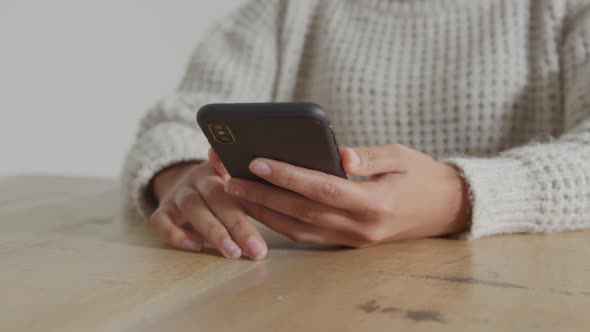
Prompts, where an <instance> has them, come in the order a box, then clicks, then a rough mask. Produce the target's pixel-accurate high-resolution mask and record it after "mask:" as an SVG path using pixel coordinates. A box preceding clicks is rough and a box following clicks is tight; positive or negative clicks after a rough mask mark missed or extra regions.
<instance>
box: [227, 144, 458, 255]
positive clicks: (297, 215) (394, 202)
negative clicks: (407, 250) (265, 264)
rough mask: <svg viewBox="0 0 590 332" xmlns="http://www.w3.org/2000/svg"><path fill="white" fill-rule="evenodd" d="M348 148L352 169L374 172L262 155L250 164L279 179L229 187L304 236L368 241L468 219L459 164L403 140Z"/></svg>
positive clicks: (256, 212)
mask: <svg viewBox="0 0 590 332" xmlns="http://www.w3.org/2000/svg"><path fill="white" fill-rule="evenodd" d="M341 154H342V163H343V166H344V169H345V171H346V172H347V173H348V174H350V175H353V176H370V177H371V178H370V180H368V181H364V182H353V181H349V180H345V179H341V178H339V177H336V176H332V175H328V174H325V173H322V172H317V171H313V170H308V169H305V168H301V167H297V166H293V165H290V164H286V163H283V162H278V161H273V160H268V159H261V158H259V159H255V160H253V161H252V163H251V164H250V170H251V171H252V172H253V173H255V174H257V175H258V176H260V177H262V178H264V179H265V180H267V181H268V182H270V183H273V184H274V185H276V187H275V186H270V185H265V184H262V183H257V182H253V181H246V180H239V179H231V180H229V181H228V182H227V183H226V186H225V189H226V192H228V193H229V194H231V195H233V196H235V197H238V198H240V200H241V201H242V204H241V205H242V206H243V208H244V209H245V211H246V212H247V213H248V214H249V215H250V216H252V217H253V218H254V219H256V220H258V221H260V222H262V223H264V224H265V225H267V226H268V227H269V228H271V229H273V230H275V231H277V232H279V233H282V234H284V235H286V236H288V237H289V238H291V239H293V240H295V241H299V242H309V243H324V244H342V245H347V246H352V247H366V246H371V245H374V244H378V243H383V242H388V241H396V240H406V239H415V238H424V237H432V236H440V235H447V234H452V233H457V232H461V231H464V230H465V229H466V228H467V227H468V223H469V209H470V207H469V204H470V203H469V199H468V193H467V191H468V190H467V186H466V184H465V182H464V180H463V179H462V178H461V176H460V175H459V174H458V172H457V170H456V169H455V168H453V167H452V166H449V165H447V164H444V163H441V162H438V161H436V160H434V159H432V158H431V157H429V156H427V155H425V154H423V153H421V152H418V151H415V150H412V149H410V148H408V147H405V146H402V145H398V144H390V145H384V146H380V147H375V148H355V149H350V148H346V149H343V150H342V153H341ZM215 160H216V161H215V163H219V160H218V159H215Z"/></svg>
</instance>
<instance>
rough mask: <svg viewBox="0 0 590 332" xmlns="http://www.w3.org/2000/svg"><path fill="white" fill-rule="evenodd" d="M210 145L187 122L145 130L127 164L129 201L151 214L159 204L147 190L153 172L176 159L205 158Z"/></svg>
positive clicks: (132, 149) (182, 160)
mask: <svg viewBox="0 0 590 332" xmlns="http://www.w3.org/2000/svg"><path fill="white" fill-rule="evenodd" d="M208 149H209V143H208V142H207V139H206V138H205V136H204V135H203V134H202V133H201V132H200V131H199V130H198V129H197V128H190V127H188V126H186V125H185V124H180V123H174V122H165V123H160V124H158V125H157V126H155V127H153V128H151V129H149V130H148V131H146V132H145V133H144V134H142V135H141V136H140V137H138V139H137V141H136V143H135V145H134V146H133V147H132V148H131V151H130V152H129V155H128V159H127V161H126V164H125V167H124V173H123V183H124V186H125V189H126V190H127V191H128V192H127V195H126V197H128V198H130V200H131V201H130V202H128V204H132V205H133V206H134V207H135V208H136V209H137V211H138V212H139V214H140V215H141V216H142V217H144V218H148V217H149V216H150V215H151V214H152V213H153V212H154V210H155V209H156V208H157V206H156V204H155V202H154V201H153V199H151V196H150V195H149V193H148V192H147V189H148V185H149V184H150V181H151V180H152V178H153V177H154V175H156V173H158V172H159V171H161V170H163V169H164V168H166V167H169V166H172V165H174V164H177V163H181V162H187V161H197V160H206V159H207V154H208Z"/></svg>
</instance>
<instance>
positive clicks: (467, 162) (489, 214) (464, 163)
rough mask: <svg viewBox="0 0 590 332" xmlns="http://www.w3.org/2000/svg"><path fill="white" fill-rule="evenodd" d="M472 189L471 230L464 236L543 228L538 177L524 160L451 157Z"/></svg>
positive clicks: (520, 231) (449, 159)
mask: <svg viewBox="0 0 590 332" xmlns="http://www.w3.org/2000/svg"><path fill="white" fill-rule="evenodd" d="M442 161H443V162H446V163H448V164H451V165H454V166H455V167H457V168H458V169H459V170H460V172H461V175H462V176H463V177H464V178H465V179H466V181H467V184H468V186H469V191H470V199H471V218H472V224H471V228H470V230H468V231H467V232H465V233H463V234H461V236H460V237H461V238H468V239H476V238H480V237H484V236H489V235H494V234H503V233H533V232H538V231H539V226H538V224H537V222H536V221H538V220H539V218H538V217H539V215H538V214H539V211H540V210H539V204H540V203H539V202H540V200H539V199H538V198H536V197H535V196H534V194H532V193H534V192H535V191H534V190H532V189H533V187H534V181H533V179H531V178H530V177H529V175H528V174H529V173H528V172H527V168H526V166H525V165H524V164H523V162H522V161H520V160H516V159H510V158H504V157H501V158H493V159H492V158H490V159H486V158H462V157H457V158H448V159H445V160H442Z"/></svg>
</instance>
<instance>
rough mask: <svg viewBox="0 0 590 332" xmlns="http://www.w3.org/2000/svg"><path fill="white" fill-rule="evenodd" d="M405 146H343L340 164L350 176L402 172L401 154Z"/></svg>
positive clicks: (403, 169)
mask: <svg viewBox="0 0 590 332" xmlns="http://www.w3.org/2000/svg"><path fill="white" fill-rule="evenodd" d="M405 149H406V147H404V146H403V145H400V144H386V145H381V146H376V147H371V148H367V147H357V148H343V149H342V151H341V153H340V155H341V157H342V166H343V167H344V170H345V171H346V173H347V174H349V175H352V176H372V175H378V174H382V173H399V172H404V171H405V167H404V166H403V165H402V155H403V152H404V150H405Z"/></svg>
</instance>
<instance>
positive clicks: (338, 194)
mask: <svg viewBox="0 0 590 332" xmlns="http://www.w3.org/2000/svg"><path fill="white" fill-rule="evenodd" d="M250 171H251V172H252V173H254V174H256V175H258V176H260V177H261V178H263V179H265V180H267V181H268V182H270V183H272V184H274V185H276V186H279V187H282V188H285V189H287V190H290V191H294V192H296V193H298V194H301V195H303V196H305V197H307V198H309V199H311V200H313V201H316V202H320V203H323V204H326V205H329V206H332V207H336V208H341V209H345V210H350V209H352V210H357V209H362V208H363V206H364V205H366V203H367V201H368V200H370V199H371V197H370V196H369V193H368V191H367V190H365V188H363V187H362V186H361V185H360V184H358V183H354V182H352V181H349V180H345V179H342V178H339V177H337V176H334V175H330V174H326V173H323V172H319V171H315V170H310V169H306V168H303V167H298V166H294V165H290V164H287V163H284V162H280V161H276V160H270V159H265V158H257V159H254V160H253V161H252V162H251V163H250Z"/></svg>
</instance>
